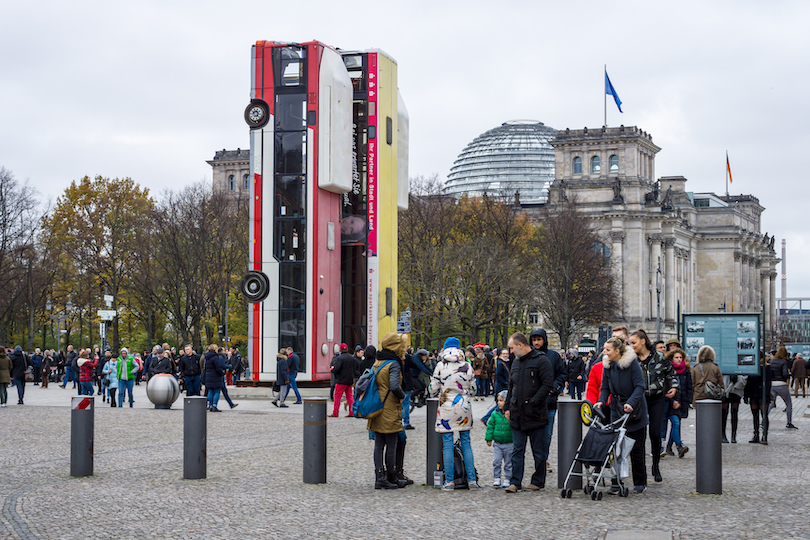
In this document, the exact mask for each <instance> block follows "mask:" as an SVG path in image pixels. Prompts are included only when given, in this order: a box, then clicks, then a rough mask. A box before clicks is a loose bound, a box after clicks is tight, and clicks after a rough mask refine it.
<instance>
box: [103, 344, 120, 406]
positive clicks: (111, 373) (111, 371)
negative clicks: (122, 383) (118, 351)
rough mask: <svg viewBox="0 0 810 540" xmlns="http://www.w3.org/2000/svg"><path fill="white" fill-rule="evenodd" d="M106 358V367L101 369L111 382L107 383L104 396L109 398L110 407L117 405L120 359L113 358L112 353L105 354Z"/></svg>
mask: <svg viewBox="0 0 810 540" xmlns="http://www.w3.org/2000/svg"><path fill="white" fill-rule="evenodd" d="M107 352H109V351H107ZM105 358H106V360H107V361H106V362H104V367H103V368H101V370H102V373H104V376H105V377H106V378H107V382H108V383H109V384H107V386H106V390H105V391H104V392H105V394H104V397H108V398H109V400H110V407H115V393H116V392H117V391H118V361H117V360H116V359H115V358H113V357H112V355H110V356H106V355H105ZM102 401H103V400H102Z"/></svg>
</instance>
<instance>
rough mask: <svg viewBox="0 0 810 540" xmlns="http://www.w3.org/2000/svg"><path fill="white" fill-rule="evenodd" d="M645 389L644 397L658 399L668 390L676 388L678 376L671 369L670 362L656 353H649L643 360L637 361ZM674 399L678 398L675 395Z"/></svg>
mask: <svg viewBox="0 0 810 540" xmlns="http://www.w3.org/2000/svg"><path fill="white" fill-rule="evenodd" d="M639 364H640V365H641V370H642V372H643V373H644V380H645V381H646V382H647V389H646V390H645V391H644V395H645V396H647V397H649V398H655V397H660V396H662V395H664V394H666V393H667V392H668V391H669V389H670V388H675V389H676V390H677V388H678V376H677V374H676V373H675V369H674V368H673V367H672V362H670V361H669V360H667V359H666V358H664V355H663V354H661V353H660V352H658V351H651V352H650V354H649V356H647V358H645V359H644V360H641V359H639ZM675 397H678V396H677V394H676V396H675Z"/></svg>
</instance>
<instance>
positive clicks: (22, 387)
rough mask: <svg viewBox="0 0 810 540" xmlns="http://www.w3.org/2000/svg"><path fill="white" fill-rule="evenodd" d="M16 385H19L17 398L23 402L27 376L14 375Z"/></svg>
mask: <svg viewBox="0 0 810 540" xmlns="http://www.w3.org/2000/svg"><path fill="white" fill-rule="evenodd" d="M13 381H14V386H16V387H17V398H18V399H19V400H20V402H22V400H23V398H24V397H25V376H23V377H14V379H13Z"/></svg>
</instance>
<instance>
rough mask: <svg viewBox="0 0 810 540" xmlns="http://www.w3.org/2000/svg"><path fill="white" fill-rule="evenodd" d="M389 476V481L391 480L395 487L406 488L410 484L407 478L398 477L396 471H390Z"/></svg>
mask: <svg viewBox="0 0 810 540" xmlns="http://www.w3.org/2000/svg"><path fill="white" fill-rule="evenodd" d="M387 476H388V482H390V483H391V484H392V485H393V486H394V489H396V488H404V487H405V486H407V485H408V482H407V481H406V480H400V479H399V478H397V473H396V472H394V471H388V472H387Z"/></svg>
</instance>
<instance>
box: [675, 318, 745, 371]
mask: <svg viewBox="0 0 810 540" xmlns="http://www.w3.org/2000/svg"><path fill="white" fill-rule="evenodd" d="M759 321H760V314H759V313H685V314H684V315H683V325H682V326H681V328H682V329H683V339H682V341H681V343H682V344H683V346H684V350H685V351H686V354H688V355H689V358H690V360H691V363H692V366H696V365H697V353H698V350H700V348H701V347H702V346H703V345H710V346H711V347H712V348H713V349H714V352H715V355H716V357H717V358H716V360H715V362H716V363H717V365H718V366H720V371H722V372H723V375H734V374H736V375H756V374H757V373H758V371H759V369H758V368H759V351H760V348H761V345H760V343H761V340H760V327H759Z"/></svg>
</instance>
